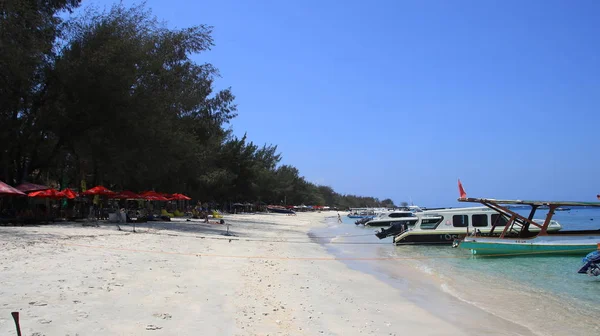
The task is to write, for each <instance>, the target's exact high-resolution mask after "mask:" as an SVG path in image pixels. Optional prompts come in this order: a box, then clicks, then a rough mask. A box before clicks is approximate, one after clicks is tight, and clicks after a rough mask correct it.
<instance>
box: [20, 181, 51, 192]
mask: <svg viewBox="0 0 600 336" xmlns="http://www.w3.org/2000/svg"><path fill="white" fill-rule="evenodd" d="M15 189H18V190H20V191H22V192H24V193H30V192H34V191H40V190H48V189H50V187H48V186H45V185H41V184H35V183H29V182H24V183H21V184H19V185H18V186H16V187H15Z"/></svg>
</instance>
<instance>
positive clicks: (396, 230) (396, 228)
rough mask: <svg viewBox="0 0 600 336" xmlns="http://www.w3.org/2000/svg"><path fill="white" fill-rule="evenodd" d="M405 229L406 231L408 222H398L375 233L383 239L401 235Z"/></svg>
mask: <svg viewBox="0 0 600 336" xmlns="http://www.w3.org/2000/svg"><path fill="white" fill-rule="evenodd" d="M404 231H406V224H404V223H396V224H394V225H392V226H390V227H389V228H387V229H383V228H382V229H381V231H379V232H377V233H375V235H376V236H377V238H379V239H383V238H387V237H391V236H396V235H399V234H401V233H402V232H404Z"/></svg>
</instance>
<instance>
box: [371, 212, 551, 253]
mask: <svg viewBox="0 0 600 336" xmlns="http://www.w3.org/2000/svg"><path fill="white" fill-rule="evenodd" d="M534 221H536V222H537V223H540V222H542V220H540V219H534ZM507 223H508V218H506V217H504V216H502V214H500V213H498V212H497V211H495V210H492V209H489V208H487V207H468V208H450V209H438V210H427V211H424V212H421V213H417V214H416V215H415V218H402V220H401V221H399V222H398V223H396V224H394V225H392V226H391V227H390V228H388V229H382V230H381V231H380V232H377V233H376V234H375V235H376V236H377V237H378V238H379V239H383V238H386V237H390V236H394V240H393V242H394V244H396V245H407V244H447V245H451V244H453V243H454V241H455V240H457V239H462V238H464V237H466V236H468V235H477V236H478V237H482V236H488V237H490V236H499V235H500V234H501V232H502V230H503V229H504V226H506V224H507ZM561 228H562V226H561V225H560V223H558V222H557V221H552V222H551V223H550V226H549V229H548V230H549V231H553V232H554V231H559V230H560V229H561ZM535 230H537V231H539V230H540V229H539V228H537V227H536V228H532V231H535Z"/></svg>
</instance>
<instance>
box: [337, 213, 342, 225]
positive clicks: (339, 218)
mask: <svg viewBox="0 0 600 336" xmlns="http://www.w3.org/2000/svg"><path fill="white" fill-rule="evenodd" d="M341 222H342V216H340V213H339V212H338V223H341Z"/></svg>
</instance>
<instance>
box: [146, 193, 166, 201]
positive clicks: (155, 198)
mask: <svg viewBox="0 0 600 336" xmlns="http://www.w3.org/2000/svg"><path fill="white" fill-rule="evenodd" d="M144 199H145V200H147V201H159V202H168V201H170V200H171V199H169V198H166V197H164V196H160V195H157V196H155V195H148V196H144Z"/></svg>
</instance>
